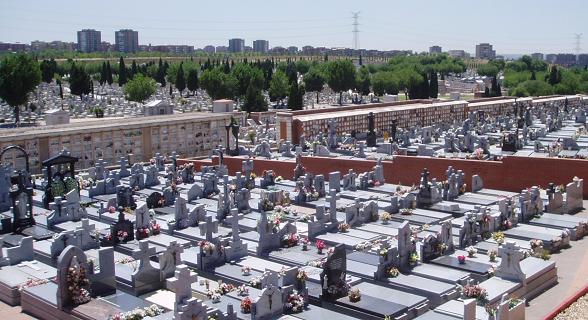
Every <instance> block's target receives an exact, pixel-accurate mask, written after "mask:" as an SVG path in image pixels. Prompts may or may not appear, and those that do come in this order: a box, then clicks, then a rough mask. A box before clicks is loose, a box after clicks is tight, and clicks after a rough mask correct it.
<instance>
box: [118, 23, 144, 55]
mask: <svg viewBox="0 0 588 320" xmlns="http://www.w3.org/2000/svg"><path fill="white" fill-rule="evenodd" d="M114 44H115V46H116V50H117V51H118V52H137V51H139V32H138V31H133V30H131V29H121V30H119V31H115V32H114Z"/></svg>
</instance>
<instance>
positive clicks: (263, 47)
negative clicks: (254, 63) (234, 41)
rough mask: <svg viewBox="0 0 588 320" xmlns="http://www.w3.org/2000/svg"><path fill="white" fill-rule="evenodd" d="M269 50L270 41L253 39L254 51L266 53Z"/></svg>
mask: <svg viewBox="0 0 588 320" xmlns="http://www.w3.org/2000/svg"><path fill="white" fill-rule="evenodd" d="M268 50H269V41H267V40H255V41H253V51H254V52H260V53H266V52H267V51H268Z"/></svg>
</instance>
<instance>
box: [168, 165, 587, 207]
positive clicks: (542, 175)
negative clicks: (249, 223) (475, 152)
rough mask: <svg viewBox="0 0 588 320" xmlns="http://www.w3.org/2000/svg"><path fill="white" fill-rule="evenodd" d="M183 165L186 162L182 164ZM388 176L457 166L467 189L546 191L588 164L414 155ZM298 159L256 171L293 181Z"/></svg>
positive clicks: (582, 174) (359, 168)
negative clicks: (474, 185) (477, 180)
mask: <svg viewBox="0 0 588 320" xmlns="http://www.w3.org/2000/svg"><path fill="white" fill-rule="evenodd" d="M224 159H225V164H226V165H227V167H228V169H229V173H230V174H231V175H234V174H235V172H237V171H241V164H242V161H243V160H244V159H245V158H243V157H226V156H225V158H224ZM183 161H192V162H194V163H195V164H196V166H197V168H199V166H202V165H211V164H212V163H214V164H217V163H218V158H214V159H213V160H212V161H211V162H210V160H183ZM180 163H182V162H180ZM375 163H376V162H375V161H374V160H350V159H336V158H323V157H302V165H303V166H304V167H305V168H306V170H307V172H311V173H313V174H324V175H325V178H327V179H328V174H329V172H333V171H341V174H345V173H346V172H347V171H348V170H349V169H353V170H355V171H356V172H357V173H360V172H365V171H368V170H371V169H372V168H373V167H374V165H375ZM383 164H384V175H385V177H386V182H388V183H399V182H400V183H402V184H404V185H412V184H418V183H419V179H420V174H421V172H422V170H423V168H427V169H429V171H430V172H431V177H435V178H437V179H438V180H439V181H441V180H446V179H447V177H446V175H445V170H447V167H448V166H453V168H455V169H456V170H462V171H463V172H464V173H465V175H466V183H467V185H468V186H467V189H468V190H470V187H471V186H470V185H471V177H472V175H474V174H478V175H480V176H481V177H482V179H483V180H484V187H485V188H492V189H501V190H507V191H513V192H520V191H521V190H522V189H525V188H528V187H531V186H540V187H543V188H545V187H546V186H547V184H548V183H550V182H554V183H556V184H558V185H559V184H564V185H565V184H567V183H569V182H571V181H572V178H573V177H574V176H577V177H579V178H582V179H587V178H588V161H586V160H581V159H559V158H528V157H514V156H511V157H507V158H504V159H503V160H502V161H477V160H459V159H442V158H424V157H422V158H421V157H410V156H396V157H395V158H394V161H383ZM295 166H296V163H295V162H294V160H290V161H276V160H267V159H254V172H255V173H256V174H257V175H258V176H259V175H261V173H262V172H263V170H270V169H271V170H274V172H276V174H277V175H279V176H282V177H283V178H284V179H292V177H293V176H294V167H295ZM584 198H588V188H586V189H585V190H584Z"/></svg>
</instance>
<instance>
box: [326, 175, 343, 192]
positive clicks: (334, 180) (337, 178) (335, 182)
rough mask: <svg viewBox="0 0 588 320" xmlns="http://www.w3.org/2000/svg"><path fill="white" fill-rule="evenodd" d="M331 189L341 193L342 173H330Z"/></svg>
mask: <svg viewBox="0 0 588 320" xmlns="http://www.w3.org/2000/svg"><path fill="white" fill-rule="evenodd" d="M329 189H335V190H336V191H337V192H339V191H341V172H339V171H335V172H331V173H329Z"/></svg>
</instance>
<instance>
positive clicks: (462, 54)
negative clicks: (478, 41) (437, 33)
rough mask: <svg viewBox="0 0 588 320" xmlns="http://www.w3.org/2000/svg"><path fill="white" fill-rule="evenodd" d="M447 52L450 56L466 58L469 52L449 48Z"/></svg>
mask: <svg viewBox="0 0 588 320" xmlns="http://www.w3.org/2000/svg"><path fill="white" fill-rule="evenodd" d="M447 54H449V56H451V57H454V58H462V59H465V58H466V57H467V53H466V52H465V51H463V50H449V51H447Z"/></svg>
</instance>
